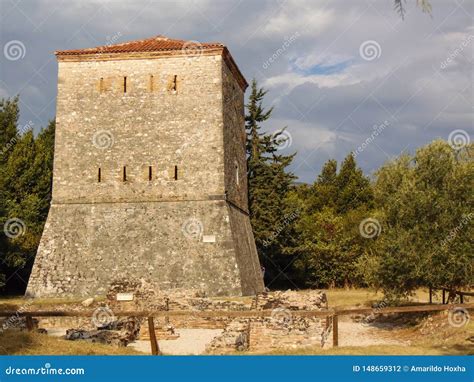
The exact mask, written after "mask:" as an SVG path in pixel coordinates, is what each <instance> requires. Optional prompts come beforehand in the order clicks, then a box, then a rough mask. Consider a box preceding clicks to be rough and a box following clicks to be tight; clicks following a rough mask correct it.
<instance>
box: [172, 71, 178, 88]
mask: <svg viewBox="0 0 474 382" xmlns="http://www.w3.org/2000/svg"><path fill="white" fill-rule="evenodd" d="M172 90H173V91H177V90H178V76H177V75H176V74H175V75H174V77H173V88H172Z"/></svg>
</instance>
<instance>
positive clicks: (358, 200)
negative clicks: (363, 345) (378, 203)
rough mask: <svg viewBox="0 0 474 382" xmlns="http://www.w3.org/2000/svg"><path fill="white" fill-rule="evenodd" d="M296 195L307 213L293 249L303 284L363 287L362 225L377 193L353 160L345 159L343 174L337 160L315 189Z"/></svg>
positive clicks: (324, 171)
mask: <svg viewBox="0 0 474 382" xmlns="http://www.w3.org/2000/svg"><path fill="white" fill-rule="evenodd" d="M296 194H297V197H298V198H299V199H300V207H299V208H300V209H301V211H303V212H302V214H301V217H300V219H299V220H298V223H297V225H296V234H295V236H296V237H297V238H298V240H297V246H296V247H295V248H294V252H295V255H297V260H296V261H295V268H296V270H297V271H298V273H297V275H298V277H297V280H298V282H299V284H300V285H302V286H305V287H308V286H317V287H334V286H339V287H341V286H346V287H348V286H353V285H360V284H361V283H362V279H361V277H360V274H359V272H358V267H357V264H358V259H359V258H360V257H361V256H362V255H363V253H364V250H365V247H366V246H367V245H368V243H367V242H366V241H364V240H363V238H362V237H361V236H360V234H359V231H358V225H359V222H360V221H361V220H362V219H363V218H365V217H367V215H368V210H370V208H371V207H372V202H373V193H372V189H371V185H370V182H369V180H368V179H367V178H366V177H365V176H364V175H363V173H362V171H361V170H360V169H359V168H358V167H357V164H356V162H355V159H354V157H353V155H352V154H349V155H348V156H347V157H346V158H345V160H344V161H343V163H342V166H341V169H340V171H339V173H338V172H337V162H336V161H335V160H329V161H328V162H326V163H325V164H324V165H323V168H322V170H321V174H320V175H319V176H318V177H317V179H316V181H315V182H314V184H313V185H311V186H309V187H308V186H305V187H300V188H299V189H298V190H297V192H296Z"/></svg>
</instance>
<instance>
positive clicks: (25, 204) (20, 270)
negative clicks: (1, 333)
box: [0, 97, 54, 290]
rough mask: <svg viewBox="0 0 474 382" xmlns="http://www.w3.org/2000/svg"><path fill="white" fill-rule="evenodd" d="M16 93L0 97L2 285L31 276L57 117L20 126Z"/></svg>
mask: <svg viewBox="0 0 474 382" xmlns="http://www.w3.org/2000/svg"><path fill="white" fill-rule="evenodd" d="M18 101H19V100H18V97H16V98H13V99H7V100H1V101H0V129H1V130H0V142H1V143H2V147H1V150H2V151H1V152H2V156H1V157H0V227H2V234H1V236H0V286H1V285H3V284H5V283H6V281H7V280H11V281H10V284H13V288H15V285H14V284H15V283H17V282H19V283H20V284H22V285H19V288H20V290H21V289H23V288H24V287H25V285H24V283H23V282H24V281H27V280H28V272H29V268H30V266H31V264H32V260H33V258H34V255H35V253H36V250H37V247H38V244H39V240H40V238H41V233H42V231H43V226H44V222H45V220H46V217H47V214H48V209H49V203H50V200H51V179H52V166H53V146H54V122H51V123H50V124H49V125H48V126H47V128H45V129H43V130H42V131H41V132H40V133H39V134H38V136H37V137H35V136H34V135H33V132H32V131H31V130H27V131H25V132H22V131H21V129H19V127H18V118H19V108H18ZM22 280H23V281H22Z"/></svg>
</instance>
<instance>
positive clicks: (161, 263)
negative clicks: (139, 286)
mask: <svg viewBox="0 0 474 382" xmlns="http://www.w3.org/2000/svg"><path fill="white" fill-rule="evenodd" d="M121 280H135V281H137V280H143V281H146V282H147V283H150V284H152V285H153V286H154V287H155V288H157V289H158V290H170V289H175V288H179V289H184V290H186V289H190V290H194V291H196V290H199V291H202V292H203V293H204V294H206V295H208V296H224V295H234V296H237V295H253V294H255V293H258V292H261V291H262V290H263V280H262V275H261V272H260V265H259V262H258V257H257V253H256V249H255V244H254V241H253V236H252V230H251V227H250V221H249V218H248V216H246V215H245V214H243V213H242V212H241V211H239V210H238V209H235V208H234V207H232V206H230V205H229V204H228V203H227V202H226V201H223V200H203V201H176V202H144V203H97V204H56V205H55V204H53V205H52V206H51V209H50V212H49V216H48V220H47V222H46V225H45V229H44V232H43V237H42V239H41V243H40V246H39V248H38V254H37V257H36V260H35V264H34V267H33V271H32V274H31V276H30V280H29V284H28V288H27V295H29V296H32V297H53V296H54V297H60V296H88V297H90V296H94V295H105V294H106V292H107V291H108V289H109V286H110V285H111V284H112V283H113V282H117V281H121Z"/></svg>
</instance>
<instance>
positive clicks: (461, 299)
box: [459, 292, 464, 304]
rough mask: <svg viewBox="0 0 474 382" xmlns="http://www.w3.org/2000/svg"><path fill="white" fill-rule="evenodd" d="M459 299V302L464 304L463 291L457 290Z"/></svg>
mask: <svg viewBox="0 0 474 382" xmlns="http://www.w3.org/2000/svg"><path fill="white" fill-rule="evenodd" d="M459 301H460V302H461V304H464V293H462V292H459Z"/></svg>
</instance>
